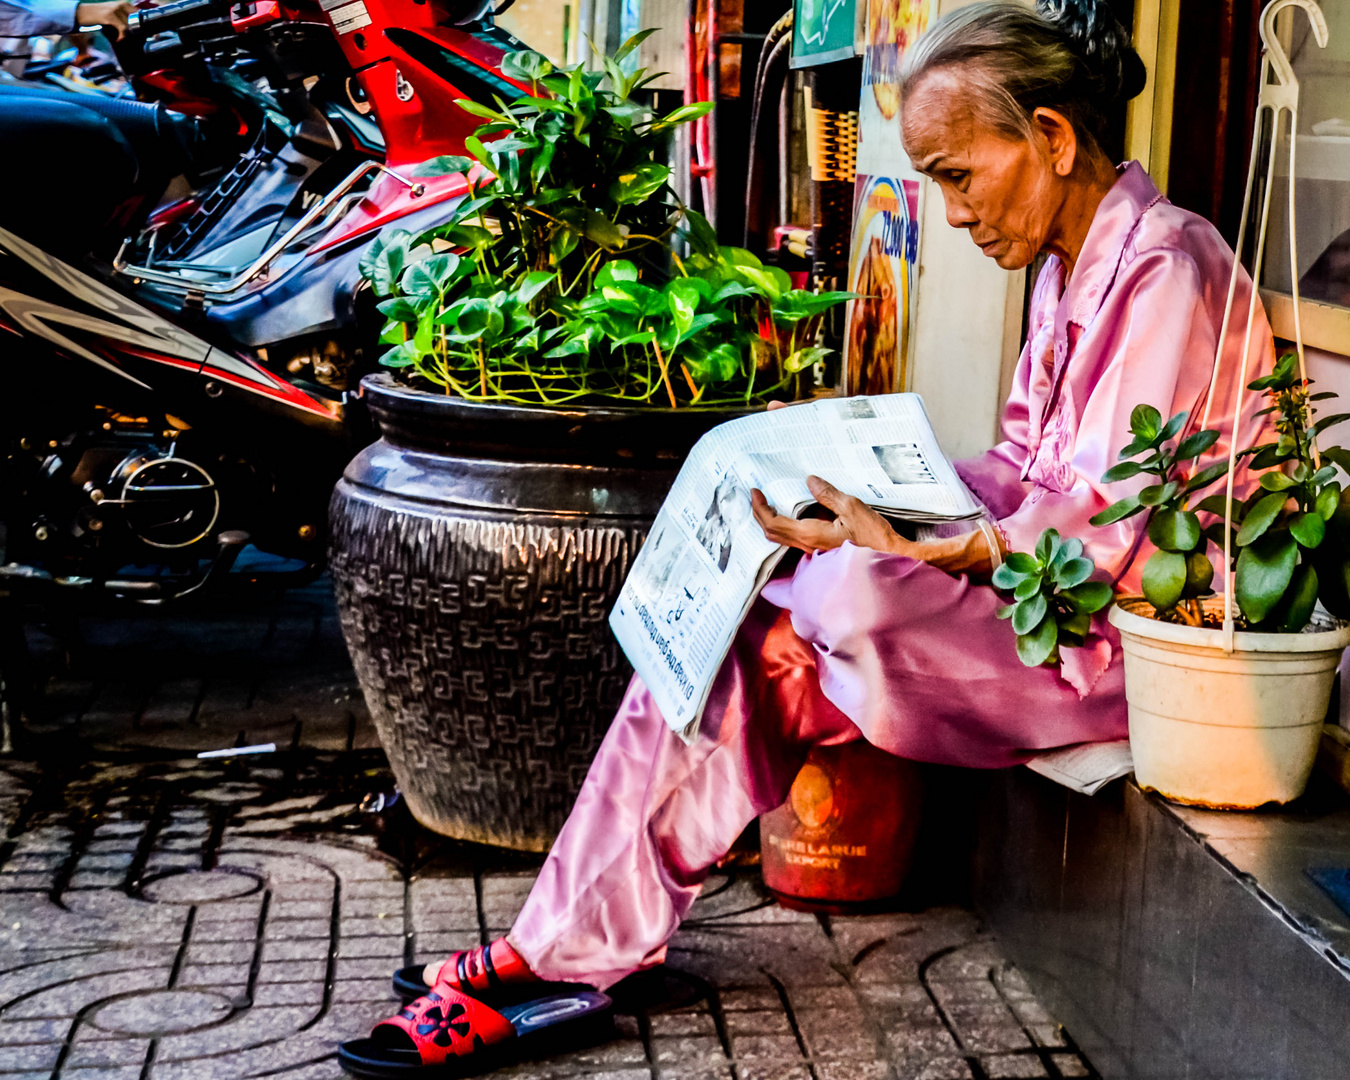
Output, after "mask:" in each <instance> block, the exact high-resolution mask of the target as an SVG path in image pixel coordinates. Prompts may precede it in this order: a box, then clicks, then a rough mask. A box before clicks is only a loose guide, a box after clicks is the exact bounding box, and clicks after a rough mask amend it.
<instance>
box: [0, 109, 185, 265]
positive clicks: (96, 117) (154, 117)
mask: <svg viewBox="0 0 1350 1080" xmlns="http://www.w3.org/2000/svg"><path fill="white" fill-rule="evenodd" d="M196 136H197V128H196V125H195V122H194V121H191V120H190V119H189V118H187V117H179V116H177V115H176V114H174V113H170V112H169V111H168V110H166V109H164V107H163V106H161V105H151V104H147V103H145V102H139V101H119V100H117V99H114V98H107V97H104V96H102V95H92V94H89V95H86V94H75V93H71V92H69V91H65V90H59V89H56V88H48V87H27V86H7V85H0V160H4V161H8V162H12V163H14V164H15V165H18V166H19V167H17V168H15V167H13V165H12V166H11V167H10V168H7V169H4V170H0V226H3V227H4V228H6V229H10V230H11V231H13V232H16V233H18V234H19V235H21V236H24V237H25V238H26V239H29V240H31V241H32V242H33V243H37V244H40V245H41V246H42V247H44V248H47V249H48V250H53V251H58V250H59V251H61V252H63V253H66V254H70V253H72V252H75V253H79V254H83V253H84V252H87V251H90V250H93V251H99V252H103V253H106V251H107V250H108V247H109V245H111V244H114V243H115V242H117V241H120V239H121V236H122V235H123V233H124V232H125V230H126V227H127V225H128V224H129V223H130V222H131V221H132V220H133V219H134V218H135V217H136V214H137V212H138V211H141V210H148V209H149V208H150V207H151V206H153V205H154V201H155V200H156V199H157V198H158V197H159V195H160V194H161V193H162V192H163V190H164V187H165V186H166V185H167V183H168V181H169V180H171V179H172V178H173V177H174V176H175V175H177V174H178V173H180V172H182V171H184V169H185V168H187V167H188V166H189V164H190V158H191V149H192V147H193V145H194V142H195V139H196Z"/></svg>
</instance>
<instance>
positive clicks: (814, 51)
mask: <svg viewBox="0 0 1350 1080" xmlns="http://www.w3.org/2000/svg"><path fill="white" fill-rule="evenodd" d="M866 4H867V0H796V3H795V4H794V10H793V15H792V59H791V61H790V65H791V66H792V67H794V68H802V67H812V66H814V65H816V64H828V63H832V62H833V61H835V60H848V59H851V58H852V57H853V56H854V55H855V53H854V22H855V19H856V10H857V9H858V8H861V7H864V6H865V5H866Z"/></svg>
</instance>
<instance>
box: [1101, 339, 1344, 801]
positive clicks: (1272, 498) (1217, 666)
mask: <svg viewBox="0 0 1350 1080" xmlns="http://www.w3.org/2000/svg"><path fill="white" fill-rule="evenodd" d="M1248 388H1249V389H1251V390H1255V391H1260V392H1263V393H1265V394H1266V395H1267V396H1268V397H1269V399H1270V405H1269V406H1268V407H1267V409H1265V410H1263V411H1264V412H1266V413H1273V414H1274V417H1275V419H1274V427H1275V432H1276V435H1277V438H1276V439H1275V440H1274V441H1272V442H1267V443H1262V444H1260V445H1258V446H1252V447H1248V448H1245V449H1243V450H1241V451H1240V452H1239V453H1238V454H1237V455H1236V456H1237V457H1239V458H1244V457H1246V458H1250V459H1251V460H1250V463H1249V467H1250V469H1251V470H1252V475H1254V476H1256V477H1257V479H1258V485H1257V487H1256V489H1255V491H1254V492H1253V493H1252V494H1251V495H1250V496H1249V497H1248V498H1247V499H1246V500H1244V501H1242V502H1234V503H1233V504H1232V514H1231V515H1229V514H1228V513H1227V510H1228V505H1229V504H1228V499H1227V497H1226V496H1225V495H1210V496H1208V497H1206V498H1202V499H1200V500H1199V501H1198V502H1197V503H1196V505H1195V506H1194V507H1193V508H1192V507H1190V506H1189V500H1190V499H1191V498H1192V497H1194V496H1196V495H1198V494H1199V493H1200V492H1202V491H1203V490H1204V489H1205V488H1207V487H1209V486H1211V485H1212V484H1213V483H1214V482H1215V481H1217V480H1218V479H1219V478H1220V477H1222V476H1223V475H1224V474H1225V473H1226V472H1227V471H1228V461H1227V460H1223V461H1220V462H1216V463H1215V464H1213V465H1210V466H1209V467H1207V468H1204V469H1199V470H1198V471H1195V472H1193V473H1191V474H1189V475H1188V474H1187V468H1188V463H1189V462H1191V461H1193V460H1194V459H1195V458H1197V457H1199V456H1200V455H1201V454H1203V453H1204V452H1205V451H1206V450H1208V449H1209V448H1210V447H1211V446H1213V445H1214V443H1215V441H1216V440H1217V438H1218V436H1217V433H1215V432H1213V431H1201V432H1197V433H1195V434H1192V435H1189V436H1187V437H1186V438H1184V439H1182V440H1180V442H1174V441H1173V440H1174V439H1175V438H1176V436H1177V435H1179V434H1180V433H1181V431H1182V430H1183V429H1184V427H1185V423H1186V414H1184V413H1181V414H1178V415H1177V416H1174V417H1172V418H1171V419H1170V420H1169V421H1168V422H1167V423H1163V422H1162V418H1161V416H1160V415H1159V414H1158V413H1157V411H1156V410H1154V409H1152V408H1150V407H1148V406H1140V407H1139V408H1137V409H1136V410H1135V412H1134V416H1133V417H1132V424H1131V432H1132V434H1133V435H1134V439H1133V441H1132V442H1131V443H1130V444H1129V445H1128V446H1126V447H1125V448H1124V449H1123V450H1122V451H1121V455H1120V456H1121V459H1122V461H1121V463H1120V464H1118V465H1116V466H1115V467H1114V468H1112V469H1111V470H1110V471H1108V472H1107V473H1106V474H1105V475H1104V476H1103V477H1102V479H1103V481H1106V482H1111V481H1113V480H1121V479H1125V478H1127V477H1129V476H1133V475H1137V474H1140V473H1149V474H1151V475H1152V476H1153V477H1155V478H1156V480H1157V482H1156V483H1154V484H1151V485H1149V486H1147V487H1145V488H1144V489H1143V490H1141V491H1140V492H1139V493H1138V494H1136V495H1133V496H1130V497H1129V498H1127V499H1123V500H1121V501H1120V502H1117V503H1115V504H1114V505H1112V506H1110V507H1108V508H1107V509H1106V510H1104V511H1103V512H1102V513H1100V514H1098V515H1097V516H1096V517H1095V518H1093V519H1092V522H1093V524H1094V525H1105V524H1109V523H1110V522H1113V521H1119V520H1122V519H1124V518H1126V517H1129V516H1132V515H1134V514H1139V513H1148V514H1149V515H1150V517H1149V522H1148V535H1149V538H1150V540H1151V541H1152V542H1153V544H1154V545H1155V546H1156V547H1157V548H1158V550H1157V552H1155V553H1154V554H1153V555H1152V556H1151V557H1150V558H1149V561H1148V562H1147V563H1146V564H1145V567H1144V571H1143V593H1144V595H1143V596H1142V597H1139V598H1125V597H1122V598H1118V599H1117V601H1116V604H1115V606H1114V607H1113V608H1112V610H1111V613H1110V620H1111V623H1112V625H1114V626H1115V627H1116V628H1117V630H1119V632H1120V635H1121V643H1122V647H1123V649H1124V654H1125V690H1126V697H1127V699H1128V703H1129V715H1130V745H1131V749H1132V751H1133V754H1134V763H1135V776H1136V778H1137V780H1138V782H1139V783H1140V785H1141V786H1143V787H1146V788H1152V789H1154V790H1157V791H1159V792H1160V793H1162V794H1163V795H1165V796H1167V797H1168V798H1171V799H1175V800H1177V801H1180V802H1186V803H1194V804H1199V805H1203V806H1211V807H1229V808H1245V807H1253V806H1259V805H1261V804H1263V803H1267V802H1275V803H1285V802H1288V801H1289V800H1291V799H1294V798H1296V797H1297V796H1298V795H1300V794H1301V793H1302V791H1303V789H1304V787H1305V786H1306V784H1307V781H1308V776H1309V774H1310V772H1311V770H1312V766H1313V762H1314V759H1315V757H1316V753H1317V746H1318V742H1319V740H1320V736H1321V730H1322V723H1323V720H1324V718H1325V716H1326V713H1327V707H1328V703H1329V700H1330V695H1331V689H1332V685H1333V682H1334V679H1335V674H1336V669H1337V667H1338V665H1339V663H1340V658H1341V653H1342V652H1343V651H1344V649H1345V647H1346V646H1347V645H1348V644H1350V625H1348V624H1346V623H1345V622H1342V621H1340V620H1339V619H1338V618H1337V617H1336V616H1345V615H1347V614H1350V602H1348V601H1347V594H1346V574H1347V570H1348V569H1350V543H1348V542H1347V540H1350V530H1347V528H1346V516H1345V514H1346V511H1345V510H1344V509H1343V508H1342V505H1341V504H1342V502H1343V500H1342V491H1341V485H1340V482H1339V481H1338V480H1337V471H1336V468H1335V467H1334V466H1335V465H1336V464H1340V465H1346V464H1350V453H1347V452H1346V451H1345V450H1343V449H1341V448H1340V447H1332V448H1329V449H1326V450H1323V451H1321V452H1320V453H1319V452H1318V450H1317V449H1316V446H1315V440H1316V437H1317V436H1318V435H1319V434H1320V433H1321V432H1322V431H1324V430H1326V429H1327V428H1329V427H1332V426H1334V425H1335V424H1338V423H1341V422H1342V421H1344V420H1346V419H1350V416H1347V415H1345V414H1338V415H1332V416H1327V417H1325V418H1322V419H1318V420H1316V421H1315V422H1314V421H1313V420H1312V418H1311V416H1310V410H1309V405H1310V402H1314V401H1319V400H1326V399H1329V398H1332V397H1334V396H1335V395H1334V394H1309V392H1308V388H1307V384H1306V383H1305V382H1304V380H1303V379H1302V378H1301V377H1300V374H1299V369H1298V363H1297V356H1296V355H1295V354H1293V353H1290V354H1288V355H1286V356H1284V357H1282V358H1281V359H1280V361H1279V362H1278V363H1277V364H1276V366H1275V369H1274V371H1273V372H1272V373H1271V374H1270V375H1267V376H1264V377H1262V378H1260V379H1257V380H1256V381H1254V382H1252V383H1251V384H1249V387H1248ZM1201 513H1204V514H1208V515H1211V517H1212V521H1211V523H1210V524H1209V525H1208V526H1203V525H1202V521H1201V518H1200V516H1199V515H1200V514H1201ZM1225 534H1227V535H1225ZM1211 545H1212V546H1213V548H1214V549H1215V550H1216V551H1218V552H1221V553H1222V552H1224V551H1225V549H1226V550H1227V552H1228V554H1229V557H1230V559H1231V562H1230V564H1229V568H1230V569H1231V571H1232V581H1233V593H1234V600H1235V606H1236V609H1237V610H1236V612H1235V613H1234V623H1235V632H1234V633H1233V634H1232V637H1231V645H1230V644H1229V643H1228V642H1227V641H1226V640H1225V637H1226V635H1225V630H1224V625H1223V624H1224V600H1223V597H1221V596H1216V595H1215V594H1214V593H1213V592H1212V591H1211V584H1212V582H1213V579H1214V576H1215V567H1214V563H1213V562H1212V561H1211V557H1210V554H1209V551H1210V548H1211ZM1219 562H1220V565H1221V566H1222V565H1223V556H1222V554H1221V555H1220V559H1219ZM1319 600H1320V601H1321V602H1322V607H1323V609H1324V610H1318V608H1317V603H1318V601H1319ZM1226 645H1227V646H1228V647H1227V648H1226V647H1225V646H1226Z"/></svg>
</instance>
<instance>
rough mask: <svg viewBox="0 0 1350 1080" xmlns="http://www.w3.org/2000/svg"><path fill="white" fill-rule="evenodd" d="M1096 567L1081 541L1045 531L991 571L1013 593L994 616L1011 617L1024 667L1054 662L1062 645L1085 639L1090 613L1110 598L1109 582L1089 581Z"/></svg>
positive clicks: (999, 585) (996, 581)
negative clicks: (1030, 547)
mask: <svg viewBox="0 0 1350 1080" xmlns="http://www.w3.org/2000/svg"><path fill="white" fill-rule="evenodd" d="M1094 570H1095V567H1094V565H1093V562H1092V560H1091V559H1090V558H1088V557H1086V556H1085V555H1084V554H1083V542H1082V541H1081V540H1078V539H1077V538H1074V537H1070V538H1069V539H1067V540H1064V539H1061V538H1060V535H1059V533H1058V532H1056V531H1055V530H1054V529H1046V530H1045V531H1044V532H1043V533H1041V535H1040V538H1039V539H1038V540H1037V542H1036V549H1035V551H1034V552H1033V553H1027V552H1021V551H1015V552H1012V553H1010V554H1009V555H1008V557H1007V559H1006V561H1005V562H1004V563H1003V565H1002V566H1000V567H999V568H998V569H997V570H995V571H994V577H993V584H994V587H995V588H996V589H1000V590H1003V591H1005V592H1010V593H1012V596H1013V603H1012V604H1010V605H1008V606H1007V607H1005V608H1002V609H1000V611H999V612H998V617H999V618H1000V619H1011V620H1012V628H1013V633H1015V634H1016V635H1017V656H1018V658H1019V659H1020V660H1021V661H1022V663H1023V664H1025V665H1026V666H1027V667H1038V666H1040V665H1041V664H1055V663H1058V662H1059V650H1060V648H1061V646H1070V647H1071V646H1079V645H1082V644H1083V642H1084V641H1086V640H1087V633H1088V628H1089V626H1090V625H1091V620H1092V615H1093V613H1094V612H1097V611H1100V610H1101V609H1102V608H1104V607H1106V605H1107V604H1109V603H1110V602H1111V586H1110V585H1108V584H1107V583H1106V582H1104V581H1092V580H1090V579H1091V577H1092V574H1093V571H1094Z"/></svg>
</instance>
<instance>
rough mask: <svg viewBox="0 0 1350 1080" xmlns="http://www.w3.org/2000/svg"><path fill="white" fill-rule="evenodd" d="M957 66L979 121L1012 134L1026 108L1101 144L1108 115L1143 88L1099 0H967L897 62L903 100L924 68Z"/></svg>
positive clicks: (1025, 131)
mask: <svg viewBox="0 0 1350 1080" xmlns="http://www.w3.org/2000/svg"><path fill="white" fill-rule="evenodd" d="M943 67H960V68H961V80H962V83H963V84H964V86H965V87H966V88H967V98H968V102H969V105H970V107H971V110H972V112H973V113H974V114H975V116H976V118H977V119H978V120H981V121H983V122H984V123H987V124H988V125H990V126H991V127H993V128H994V129H995V130H998V131H1002V132H1004V133H1006V134H1009V135H1013V136H1016V137H1020V138H1030V137H1031V136H1032V133H1033V130H1034V129H1033V126H1032V114H1033V113H1034V112H1035V110H1037V109H1039V108H1050V109H1054V110H1055V111H1056V112H1059V113H1062V114H1064V116H1065V117H1067V118H1068V120H1069V123H1071V124H1072V125H1073V128H1074V131H1075V132H1076V133H1077V135H1078V137H1079V139H1080V141H1083V142H1085V143H1086V144H1088V146H1089V148H1090V149H1091V150H1094V151H1097V152H1102V153H1104V152H1107V151H1108V150H1109V149H1111V147H1112V144H1113V143H1114V142H1115V141H1116V139H1117V138H1118V134H1119V133H1118V131H1117V130H1116V129H1115V122H1114V119H1113V118H1114V117H1115V115H1116V114H1117V112H1118V108H1119V106H1120V105H1121V104H1123V103H1124V102H1126V101H1128V100H1129V99H1130V98H1132V97H1134V96H1135V95H1137V94H1138V93H1139V92H1140V91H1141V90H1143V89H1144V82H1145V78H1146V72H1145V70H1144V64H1143V61H1141V60H1140V59H1139V54H1138V53H1136V52H1135V51H1134V48H1133V47H1132V46H1131V45H1130V35H1129V33H1128V32H1127V31H1126V29H1125V28H1124V27H1123V26H1122V25H1121V24H1120V20H1119V19H1117V18H1116V15H1115V13H1114V12H1113V11H1112V10H1111V8H1110V7H1109V6H1108V4H1107V3H1106V0H1038V2H1037V4H1036V7H1035V9H1034V10H1033V9H1032V8H1029V7H1027V6H1025V5H1023V4H1017V3H1006V2H1003V3H989V2H985V3H976V4H970V5H968V6H966V7H962V8H958V9H957V10H956V11H953V12H951V13H950V14H948V15H945V16H943V17H942V18H941V19H939V20H938V21H937V22H936V23H934V24H933V25H932V26H931V27H930V28H929V30H928V32H927V33H925V34H924V35H923V36H922V37H920V38H919V40H918V41H917V42H915V44H914V46H913V47H912V48H911V49H910V50H909V52H908V53H906V54H905V57H904V60H903V61H902V63H901V65H900V92H901V95H902V99H903V97H904V96H907V95H908V94H909V92H910V90H911V88H912V87H914V86H915V85H916V84H917V83H918V81H919V80H920V79H921V78H922V77H923V76H924V75H925V74H927V73H928V72H930V71H933V70H935V69H937V68H943Z"/></svg>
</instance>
